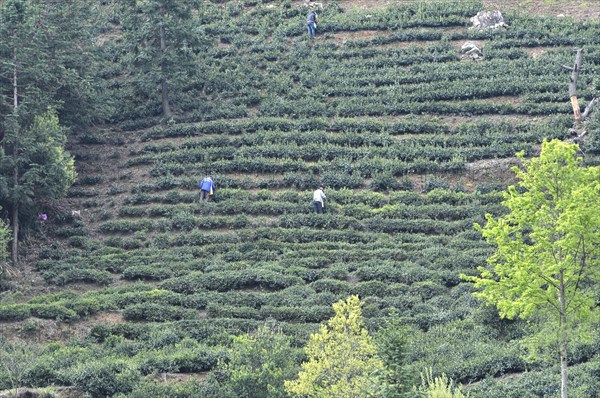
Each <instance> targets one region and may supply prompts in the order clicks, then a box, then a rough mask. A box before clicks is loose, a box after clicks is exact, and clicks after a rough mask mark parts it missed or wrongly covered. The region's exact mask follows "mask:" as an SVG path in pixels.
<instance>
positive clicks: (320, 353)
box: [285, 296, 383, 398]
mask: <svg viewBox="0 0 600 398" xmlns="http://www.w3.org/2000/svg"><path fill="white" fill-rule="evenodd" d="M361 305H362V304H361V302H360V299H359V298H358V296H350V297H348V298H347V299H346V300H342V301H339V302H337V303H336V304H334V305H333V309H334V310H335V316H334V317H333V318H331V319H330V320H329V321H328V322H327V325H322V326H321V329H320V331H319V332H318V333H315V334H313V335H311V336H310V340H309V342H308V345H307V346H306V348H305V352H306V355H307V357H308V361H307V362H304V363H303V364H302V370H301V371H300V373H299V375H298V379H296V380H293V381H286V382H285V388H286V390H287V392H288V393H289V394H290V395H291V396H293V397H307V398H308V397H310V398H325V397H338V398H350V397H360V396H365V395H366V394H367V393H368V392H369V391H373V389H374V384H375V378H374V374H375V373H376V372H377V371H379V370H381V369H382V368H383V363H382V361H381V359H379V358H378V357H377V355H376V353H377V349H376V347H375V344H374V342H373V339H372V337H371V336H370V335H369V333H368V332H367V329H366V328H365V326H364V322H363V319H362V312H361Z"/></svg>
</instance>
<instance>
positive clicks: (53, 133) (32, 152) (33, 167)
mask: <svg viewBox="0 0 600 398" xmlns="http://www.w3.org/2000/svg"><path fill="white" fill-rule="evenodd" d="M16 119H17V118H16V117H15V118H9V123H7V125H8V126H9V129H8V131H7V134H6V136H5V137H4V141H3V145H4V150H5V151H6V154H5V156H4V157H2V158H0V186H1V187H3V189H2V190H1V191H0V201H2V203H6V204H7V205H8V206H9V207H10V208H11V210H12V211H11V213H12V217H11V219H12V237H13V242H12V260H13V263H14V264H17V263H18V241H19V228H20V221H19V215H20V214H21V213H24V212H29V213H31V211H32V209H33V208H34V207H35V201H36V199H40V198H44V199H57V198H60V197H63V196H64V195H66V193H67V190H68V189H69V187H70V186H71V184H72V183H73V181H74V180H75V164H74V160H73V157H72V156H71V155H70V154H69V153H68V152H67V151H66V150H65V149H64V146H65V143H66V139H67V138H66V134H65V130H64V128H62V127H61V126H60V124H59V121H58V116H57V115H56V112H54V111H52V110H49V111H47V112H46V113H45V114H43V115H41V116H38V117H36V118H35V119H34V121H33V123H32V124H31V125H30V126H28V127H27V128H22V127H20V126H19V123H18V121H17V120H16ZM10 121H13V123H10Z"/></svg>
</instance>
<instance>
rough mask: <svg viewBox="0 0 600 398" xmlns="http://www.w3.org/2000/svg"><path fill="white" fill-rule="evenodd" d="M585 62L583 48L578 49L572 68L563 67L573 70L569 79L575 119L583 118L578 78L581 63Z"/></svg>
mask: <svg viewBox="0 0 600 398" xmlns="http://www.w3.org/2000/svg"><path fill="white" fill-rule="evenodd" d="M582 63H583V49H582V48H580V49H579V50H577V54H576V55H575V64H574V65H573V67H572V68H569V67H568V66H564V65H563V68H565V69H568V70H570V71H571V78H570V80H569V97H570V98H571V106H572V108H573V116H574V117H575V120H579V119H581V110H580V109H579V101H578V100H577V79H579V71H580V70H581V64H582Z"/></svg>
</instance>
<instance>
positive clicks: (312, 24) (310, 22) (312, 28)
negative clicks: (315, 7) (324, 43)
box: [306, 11, 317, 39]
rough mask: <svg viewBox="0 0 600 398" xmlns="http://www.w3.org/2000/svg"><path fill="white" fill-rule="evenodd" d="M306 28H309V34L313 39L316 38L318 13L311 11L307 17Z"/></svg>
mask: <svg viewBox="0 0 600 398" xmlns="http://www.w3.org/2000/svg"><path fill="white" fill-rule="evenodd" d="M306 27H307V28H308V34H309V35H310V37H311V38H313V39H314V38H315V36H316V35H317V13H316V12H314V11H311V12H310V14H308V16H307V17H306Z"/></svg>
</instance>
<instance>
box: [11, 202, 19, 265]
mask: <svg viewBox="0 0 600 398" xmlns="http://www.w3.org/2000/svg"><path fill="white" fill-rule="evenodd" d="M12 213H13V214H12V223H13V231H12V233H13V236H12V238H13V239H12V253H11V254H12V255H11V258H12V262H13V265H17V264H18V263H19V205H18V204H17V203H15V204H14V205H13V211H12Z"/></svg>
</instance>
